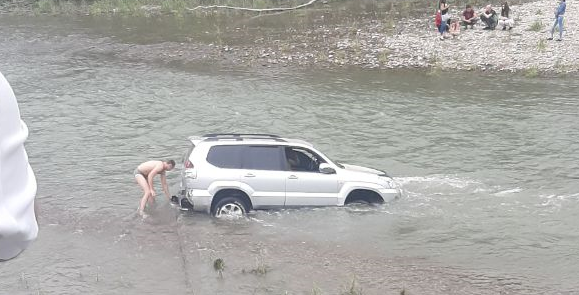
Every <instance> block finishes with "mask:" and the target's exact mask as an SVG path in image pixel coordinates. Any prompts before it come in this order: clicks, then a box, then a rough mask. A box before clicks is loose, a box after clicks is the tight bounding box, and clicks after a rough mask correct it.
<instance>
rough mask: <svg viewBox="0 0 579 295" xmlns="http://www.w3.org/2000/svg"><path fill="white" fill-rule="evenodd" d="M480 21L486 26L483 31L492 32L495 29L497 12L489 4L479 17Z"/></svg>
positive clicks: (497, 18)
mask: <svg viewBox="0 0 579 295" xmlns="http://www.w3.org/2000/svg"><path fill="white" fill-rule="evenodd" d="M480 20H481V21H482V22H483V23H484V24H485V25H486V27H484V28H483V30H494V29H495V28H496V27H497V23H498V20H499V17H498V15H497V12H496V11H495V10H494V9H493V8H492V6H491V5H490V4H489V5H487V6H486V7H485V9H484V11H483V13H481V15H480Z"/></svg>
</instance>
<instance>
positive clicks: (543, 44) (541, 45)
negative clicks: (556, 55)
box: [537, 39, 547, 52]
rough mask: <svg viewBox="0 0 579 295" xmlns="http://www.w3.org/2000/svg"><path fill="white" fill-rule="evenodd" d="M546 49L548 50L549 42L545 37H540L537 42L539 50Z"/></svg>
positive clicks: (543, 50)
mask: <svg viewBox="0 0 579 295" xmlns="http://www.w3.org/2000/svg"><path fill="white" fill-rule="evenodd" d="M545 50H547V42H546V41H545V39H539V43H537V51H538V52H545Z"/></svg>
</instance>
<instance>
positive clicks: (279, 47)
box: [222, 0, 579, 76]
mask: <svg viewBox="0 0 579 295" xmlns="http://www.w3.org/2000/svg"><path fill="white" fill-rule="evenodd" d="M556 6H557V2H556V1H553V0H539V1H535V2H530V3H525V4H522V5H518V6H511V9H512V10H513V12H512V13H513V14H514V19H515V21H516V24H515V27H514V28H513V29H512V30H506V31H503V30H501V29H500V28H499V29H497V30H494V31H487V30H483V29H482V28H483V27H482V25H479V26H478V27H477V26H475V28H474V29H470V28H469V29H468V30H461V34H460V36H459V37H457V38H454V39H452V38H451V39H445V40H439V39H438V36H439V35H438V33H437V32H436V29H435V27H434V21H433V17H432V16H430V15H427V16H423V17H421V18H413V19H410V18H405V19H400V20H398V21H395V22H392V23H388V24H387V23H385V22H384V21H379V20H366V21H365V22H362V23H360V24H359V25H358V26H357V27H356V28H353V27H349V26H342V25H336V26H334V27H329V26H320V27H318V28H316V29H314V30H311V31H309V32H307V33H306V34H303V36H300V37H301V39H300V37H298V38H295V39H294V40H298V42H293V43H290V44H286V43H285V42H283V41H279V42H277V43H278V44H276V43H275V42H274V44H268V43H265V42H260V41H256V46H255V47H253V48H239V47H235V46H233V47H229V46H226V47H224V48H222V51H223V54H224V55H226V56H227V55H231V57H232V58H233V59H234V61H235V62H238V63H247V64H254V63H256V62H257V63H259V64H261V65H262V66H271V65H282V66H289V65H322V66H330V67H332V66H358V67H363V68H374V69H398V68H415V69H435V70H457V71H489V72H517V73H523V74H525V75H530V76H535V75H540V74H566V73H577V72H578V71H579V55H578V54H576V52H579V40H578V39H577V37H576V32H575V30H576V28H577V24H578V20H579V13H578V11H577V10H578V9H577V7H576V6H575V5H573V3H570V5H568V6H567V13H566V16H565V25H566V30H565V31H564V37H563V41H561V42H557V41H548V40H546V38H547V37H548V36H549V35H550V29H551V26H552V24H553V22H554V16H553V11H554V9H555V7H556ZM495 10H496V11H497V13H500V7H496V8H495ZM451 12H452V14H453V15H454V16H457V17H458V16H459V15H460V14H461V11H458V10H454V11H451Z"/></svg>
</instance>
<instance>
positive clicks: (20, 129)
mask: <svg viewBox="0 0 579 295" xmlns="http://www.w3.org/2000/svg"><path fill="white" fill-rule="evenodd" d="M27 137H28V128H27V127H26V124H24V122H22V120H21V119H20V111H19V109H18V104H17V103H16V97H14V92H13V91H12V88H11V87H10V85H9V84H8V81H6V79H5V78H4V76H3V75H2V73H0V261H1V260H8V259H11V258H14V257H16V256H17V255H18V254H19V253H20V252H22V251H23V250H24V249H26V247H27V246H28V245H29V244H30V243H31V242H32V241H33V240H34V239H36V235H37V234H38V224H37V223H36V217H35V215H34V197H35V195H36V179H35V178H34V173H33V172H32V169H31V168H30V165H29V164H28V156H27V155H26V151H25V150H24V141H25V140H26V138H27Z"/></svg>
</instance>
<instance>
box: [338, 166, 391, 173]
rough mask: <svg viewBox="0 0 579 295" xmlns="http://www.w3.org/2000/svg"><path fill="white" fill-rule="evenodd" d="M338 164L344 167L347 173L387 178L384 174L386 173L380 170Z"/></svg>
mask: <svg viewBox="0 0 579 295" xmlns="http://www.w3.org/2000/svg"><path fill="white" fill-rule="evenodd" d="M340 164H341V165H342V166H344V169H346V170H348V171H355V172H362V173H368V174H374V175H379V176H388V175H387V174H386V172H384V171H381V170H377V169H373V168H368V167H363V166H357V165H350V164H343V163H340Z"/></svg>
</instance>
